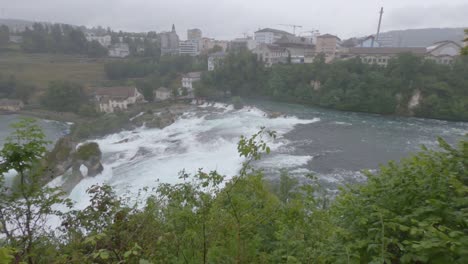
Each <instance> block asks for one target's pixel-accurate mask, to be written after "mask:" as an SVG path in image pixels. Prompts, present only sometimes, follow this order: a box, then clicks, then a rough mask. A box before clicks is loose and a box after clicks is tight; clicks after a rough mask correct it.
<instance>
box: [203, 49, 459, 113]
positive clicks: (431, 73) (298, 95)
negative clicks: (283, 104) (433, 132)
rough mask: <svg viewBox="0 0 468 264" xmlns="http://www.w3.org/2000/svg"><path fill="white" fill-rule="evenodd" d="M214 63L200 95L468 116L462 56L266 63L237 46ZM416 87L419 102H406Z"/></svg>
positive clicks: (355, 109)
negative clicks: (383, 62) (444, 61)
mask: <svg viewBox="0 0 468 264" xmlns="http://www.w3.org/2000/svg"><path fill="white" fill-rule="evenodd" d="M218 64H219V65H218V67H216V69H215V70H214V71H213V72H209V73H207V74H205V75H204V76H203V78H202V81H201V83H199V84H198V87H197V91H198V92H197V94H198V95H199V96H204V97H217V96H219V95H220V94H221V95H229V94H231V95H238V96H244V97H266V98H271V99H274V100H280V101H288V102H298V103H304V104H311V105H317V106H322V107H327V108H333V109H338V110H344V111H358V112H370V113H379V114H402V115H415V116H419V117H428V118H438V119H448V120H461V121H467V120H468V94H467V93H466V87H468V57H467V56H460V58H458V59H457V60H456V61H455V62H454V63H453V64H452V65H441V64H437V63H436V62H434V61H431V60H425V59H423V58H420V57H417V56H415V55H412V54H401V55H399V56H398V57H396V58H394V59H392V60H390V62H389V63H388V66H387V67H382V66H378V65H369V64H366V63H363V62H362V61H361V60H360V59H358V58H356V59H350V60H341V61H335V62H333V63H330V64H327V63H325V62H324V60H323V58H321V57H320V56H319V57H318V58H316V59H315V61H314V63H312V64H300V65H299V64H279V65H273V67H271V68H265V67H264V66H263V65H262V63H259V62H258V60H257V58H256V56H255V54H252V53H250V52H248V51H242V52H240V53H235V54H230V55H229V56H227V58H226V59H224V60H223V61H220V62H219V63H218ZM416 93H420V95H421V98H422V99H421V100H420V102H419V105H417V106H415V107H414V108H411V107H408V106H409V103H410V101H411V98H412V97H413V96H414V95H415V94H416Z"/></svg>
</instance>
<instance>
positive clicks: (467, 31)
mask: <svg viewBox="0 0 468 264" xmlns="http://www.w3.org/2000/svg"><path fill="white" fill-rule="evenodd" d="M466 35H468V29H465V36H466ZM463 42H464V43H468V37H467V38H466V39H464V40H463ZM461 55H465V56H467V55H468V46H465V47H463V48H462V50H461Z"/></svg>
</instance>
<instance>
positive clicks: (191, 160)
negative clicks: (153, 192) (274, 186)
mask: <svg viewBox="0 0 468 264" xmlns="http://www.w3.org/2000/svg"><path fill="white" fill-rule="evenodd" d="M319 121H320V119H318V118H312V119H299V118H297V117H295V116H281V117H278V118H269V117H268V114H267V113H266V112H264V111H262V110H260V109H258V108H255V107H244V108H243V109H241V110H235V109H233V107H232V106H231V105H224V104H220V103H216V104H212V105H202V106H199V107H197V108H195V109H194V111H192V112H188V113H185V114H183V115H182V116H181V117H180V118H178V119H177V120H176V121H175V122H174V123H173V124H172V125H170V126H167V127H165V128H163V129H148V128H145V127H142V128H139V129H136V130H133V131H124V132H121V133H117V134H112V135H109V136H106V137H104V138H101V139H96V140H93V141H94V142H97V143H98V144H99V146H100V148H101V151H102V153H103V166H104V171H103V172H102V173H101V174H100V175H98V176H96V177H93V178H85V179H83V180H82V181H81V182H80V183H79V184H78V185H77V186H76V187H75V188H74V189H73V190H72V192H71V194H70V198H71V199H72V200H74V201H75V202H76V207H77V208H83V207H85V206H86V205H87V204H88V200H87V198H86V194H85V192H86V190H87V189H88V188H89V187H91V186H92V185H96V184H108V185H110V186H112V187H113V188H114V190H115V191H116V193H117V194H118V195H124V194H125V195H129V196H132V195H136V194H137V193H138V192H139V190H141V189H143V188H146V187H148V188H153V187H156V186H157V185H158V184H159V183H177V182H180V181H181V180H180V179H179V177H178V175H179V173H180V172H181V171H182V170H184V171H185V172H187V173H189V174H192V175H193V174H195V173H196V172H197V171H198V170H199V169H203V171H212V170H216V171H218V172H219V173H221V174H223V175H225V176H227V177H228V178H229V177H232V176H234V175H236V174H237V173H238V171H239V170H240V168H241V166H242V162H243V161H244V160H243V158H241V157H240V156H239V154H238V153H237V143H238V141H239V139H240V137H241V136H242V135H244V136H246V137H249V136H251V135H253V134H255V133H257V132H258V131H259V130H260V129H261V128H262V127H265V129H267V130H273V131H276V133H277V139H276V140H274V141H272V140H269V141H267V142H268V145H269V146H270V148H271V150H272V153H275V150H278V149H280V148H282V147H285V146H286V145H287V144H288V143H289V142H288V140H287V139H285V138H284V137H283V136H284V135H285V134H286V133H288V132H289V131H291V130H293V129H294V127H295V126H296V125H298V124H311V123H316V122H319ZM288 152H289V153H288ZM312 158H313V157H312V156H308V155H304V156H300V155H294V154H292V151H286V153H284V151H283V153H282V154H277V155H275V154H272V155H270V156H267V157H265V158H264V160H262V161H261V162H260V163H259V165H260V166H265V167H268V168H269V169H270V170H271V169H275V168H277V169H278V170H279V169H280V168H297V167H300V166H302V165H305V164H307V162H308V161H309V160H311V159H312Z"/></svg>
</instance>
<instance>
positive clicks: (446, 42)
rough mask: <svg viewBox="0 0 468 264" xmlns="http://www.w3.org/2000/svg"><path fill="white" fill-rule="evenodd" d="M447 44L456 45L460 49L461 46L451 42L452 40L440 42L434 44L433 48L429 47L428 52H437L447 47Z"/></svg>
mask: <svg viewBox="0 0 468 264" xmlns="http://www.w3.org/2000/svg"><path fill="white" fill-rule="evenodd" d="M447 44H455V45H456V46H458V47H460V48H461V46H460V45H458V43H456V42H454V41H451V40H444V41H439V42H436V43H434V44H432V45H431V46H429V47H427V51H429V52H431V51H433V50H436V49H438V48H440V47H442V46H445V45H447Z"/></svg>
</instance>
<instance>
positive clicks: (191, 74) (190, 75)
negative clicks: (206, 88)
mask: <svg viewBox="0 0 468 264" xmlns="http://www.w3.org/2000/svg"><path fill="white" fill-rule="evenodd" d="M201 74H202V72H189V73H187V74H185V75H184V77H185V78H200V77H201Z"/></svg>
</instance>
